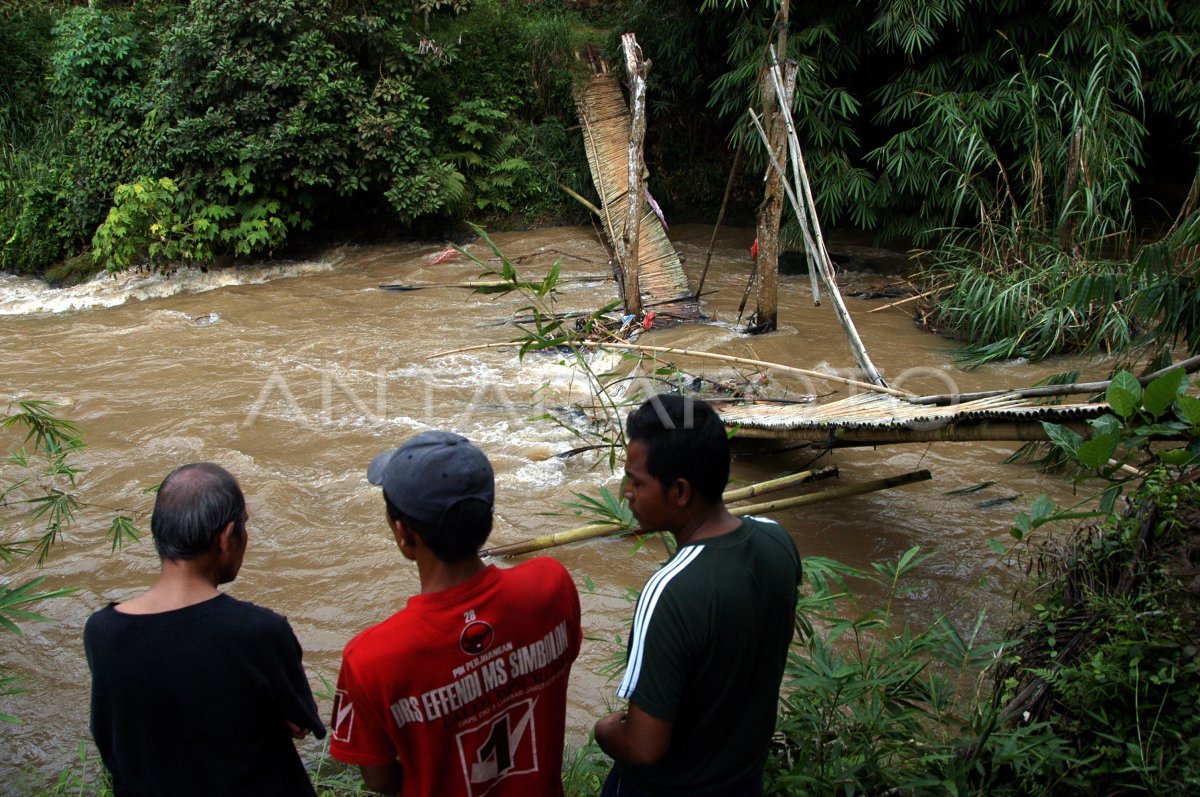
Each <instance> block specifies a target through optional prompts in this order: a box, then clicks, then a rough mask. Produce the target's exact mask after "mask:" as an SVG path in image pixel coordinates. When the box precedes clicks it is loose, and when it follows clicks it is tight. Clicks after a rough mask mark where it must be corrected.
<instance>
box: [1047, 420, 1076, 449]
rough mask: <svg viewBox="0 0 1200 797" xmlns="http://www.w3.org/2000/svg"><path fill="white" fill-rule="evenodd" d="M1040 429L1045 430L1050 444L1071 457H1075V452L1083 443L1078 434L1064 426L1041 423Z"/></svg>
mask: <svg viewBox="0 0 1200 797" xmlns="http://www.w3.org/2000/svg"><path fill="white" fill-rule="evenodd" d="M1042 428H1043V429H1045V430H1046V435H1047V436H1048V437H1049V438H1050V442H1052V443H1054V445H1056V446H1058V447H1059V448H1061V449H1062V450H1063V451H1066V452H1067V453H1068V454H1070V455H1071V456H1075V452H1076V451H1077V450H1078V449H1079V446H1080V444H1082V443H1083V437H1082V436H1080V434H1079V433H1078V432H1076V431H1073V430H1071V429H1068V428H1067V427H1065V426H1059V425H1058V424H1056V423H1049V422H1047V421H1042Z"/></svg>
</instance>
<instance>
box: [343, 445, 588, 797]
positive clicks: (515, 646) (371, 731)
mask: <svg viewBox="0 0 1200 797" xmlns="http://www.w3.org/2000/svg"><path fill="white" fill-rule="evenodd" d="M367 478H368V480H369V481H370V482H371V483H372V484H377V485H380V486H382V487H383V497H384V502H385V504H386V507H387V520H388V527H389V528H390V529H391V531H392V534H393V535H394V536H395V538H396V544H397V545H398V546H399V547H400V552H401V553H402V554H403V555H404V556H405V557H406V558H407V559H411V560H413V561H415V562H416V563H417V572H418V573H419V575H420V578H421V593H420V594H419V595H414V596H413V597H412V598H410V599H409V601H408V604H407V605H406V606H405V608H404V609H402V610H401V611H399V612H397V613H396V614H394V615H392V616H391V617H390V618H388V619H387V620H385V621H383V622H382V623H380V624H379V625H376V626H374V627H372V628H368V629H367V630H366V631H363V632H362V633H361V634H359V635H358V636H356V637H355V638H354V639H352V640H351V641H350V643H349V644H348V645H346V649H345V651H344V653H343V654H342V669H341V673H340V674H339V675H338V688H337V697H336V700H335V701H334V706H333V723H332V724H333V728H334V730H333V741H332V743H331V745H330V752H331V753H332V754H333V757H334V758H336V759H338V760H339V761H344V762H346V763H348V764H356V765H358V767H359V769H360V770H361V771H362V775H363V780H364V781H365V782H366V784H367V787H368V788H370V789H372V790H374V791H377V792H382V793H385V794H403V795H405V796H406V797H407V796H408V795H413V797H431V796H432V795H437V797H484V795H487V796H488V797H510V796H511V797H526V795H539V797H540V796H541V795H548V796H549V797H557V796H559V795H562V756H563V737H564V734H565V726H566V693H567V677H568V675H569V673H570V670H571V663H572V662H573V661H574V660H575V657H576V656H577V655H578V654H579V644H580V639H581V636H582V634H581V630H580V623H579V594H578V592H577V591H576V589H575V584H574V582H573V581H572V580H571V577H570V575H569V574H568V573H567V571H566V569H565V568H564V567H563V566H562V565H561V564H559V563H558V562H557V561H555V560H553V559H549V558H538V559H533V560H531V561H529V562H526V563H525V564H522V565H519V566H517V567H513V568H510V569H500V568H497V567H495V566H494V565H485V564H484V563H483V561H482V560H481V559H480V558H479V549H480V548H481V547H482V546H483V543H484V541H485V540H486V539H487V537H488V534H490V533H491V529H492V507H493V504H494V502H495V477H494V474H493V472H492V466H491V464H490V463H489V462H488V460H487V457H486V456H484V454H483V452H482V451H480V450H479V449H478V448H476V447H475V446H473V445H472V444H471V443H470V442H469V441H467V440H466V439H465V438H463V437H460V436H458V435H456V434H451V433H449V432H440V431H434V432H423V433H422V434H419V435H417V436H416V437H413V438H412V439H410V440H409V441H408V442H406V443H405V444H404V445H402V446H401V447H400V448H397V449H393V450H390V451H385V452H384V453H382V454H380V455H379V456H378V457H376V458H375V460H374V461H373V462H372V463H371V466H370V468H368V470H367Z"/></svg>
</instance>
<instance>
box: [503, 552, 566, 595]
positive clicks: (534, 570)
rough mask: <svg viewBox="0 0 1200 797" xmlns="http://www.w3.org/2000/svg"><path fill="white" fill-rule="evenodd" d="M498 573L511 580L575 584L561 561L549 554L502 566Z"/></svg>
mask: <svg viewBox="0 0 1200 797" xmlns="http://www.w3.org/2000/svg"><path fill="white" fill-rule="evenodd" d="M500 573H501V578H503V579H507V580H512V581H529V582H533V583H545V582H546V581H552V582H553V583H556V584H558V585H562V586H565V585H567V584H570V585H571V587H572V588H574V586H575V582H574V580H573V579H572V578H571V574H570V573H569V572H567V568H565V567H563V565H562V563H561V562H559V561H558V560H557V559H554V558H552V557H549V556H539V557H537V558H535V559H530V560H529V561H528V562H522V563H521V564H519V565H516V566H514V567H509V568H503V569H501V570H500Z"/></svg>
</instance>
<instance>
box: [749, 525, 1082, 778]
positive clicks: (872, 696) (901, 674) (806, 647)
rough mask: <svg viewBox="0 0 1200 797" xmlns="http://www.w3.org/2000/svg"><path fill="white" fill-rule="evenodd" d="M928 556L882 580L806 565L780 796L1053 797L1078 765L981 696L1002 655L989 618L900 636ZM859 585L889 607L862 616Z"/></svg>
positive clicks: (889, 567) (780, 753) (913, 552)
mask: <svg viewBox="0 0 1200 797" xmlns="http://www.w3.org/2000/svg"><path fill="white" fill-rule="evenodd" d="M928 558H929V557H928V555H922V554H921V553H920V551H919V550H918V549H916V548H913V549H910V550H908V551H906V552H905V553H904V554H903V555H902V556H901V557H900V559H899V560H897V561H896V562H894V563H876V564H875V565H873V570H874V572H873V573H869V572H863V571H860V570H857V569H855V568H851V567H848V566H846V565H843V564H841V563H839V562H836V561H834V560H830V559H825V558H821V557H807V558H805V560H804V562H805V572H806V575H807V579H808V584H809V589H808V590H807V591H806V592H805V593H804V594H803V595H802V598H801V602H800V604H799V606H798V607H797V623H798V626H799V627H800V629H801V635H800V640H799V641H798V642H797V643H795V645H794V650H793V653H792V654H791V655H790V656H789V659H788V663H787V669H786V672H785V675H784V693H783V696H782V699H781V702H780V716H779V723H778V729H779V733H778V734H777V737H778V738H779V739H780V741H779V742H778V744H777V746H776V747H775V748H774V749H773V750H772V752H771V758H770V760H769V762H768V765H767V773H768V777H767V782H768V784H769V790H770V792H771V793H785V794H789V795H828V794H845V795H860V794H861V795H867V794H886V793H895V794H913V795H944V794H991V795H1027V794H1046V793H1049V791H1048V789H1049V788H1052V786H1053V784H1055V783H1056V782H1057V781H1058V780H1059V779H1060V778H1061V777H1062V775H1063V773H1064V772H1066V771H1067V770H1069V768H1070V767H1071V766H1072V765H1073V764H1074V759H1073V758H1072V756H1071V754H1070V751H1069V750H1067V749H1066V748H1065V745H1064V744H1063V743H1062V742H1061V740H1059V739H1058V738H1057V737H1056V736H1055V733H1054V730H1053V728H1052V727H1051V726H1050V725H1049V724H1048V723H1030V724H1019V725H1007V724H1005V723H1004V721H1003V719H1002V710H1001V708H1000V706H999V705H998V704H996V703H994V702H993V701H992V700H991V695H989V694H988V693H987V692H986V691H981V690H980V686H981V683H982V681H983V677H984V675H985V673H986V672H987V671H988V670H989V668H990V667H992V666H994V665H995V663H996V662H997V661H998V660H1000V659H999V657H1000V656H1001V654H1002V651H1003V648H1004V646H1003V645H1002V644H1000V643H997V642H993V641H989V640H987V639H985V635H984V633H983V628H984V622H985V615H983V614H980V615H979V616H978V617H977V618H976V619H975V620H974V622H973V623H971V624H970V625H969V626H967V627H966V628H962V629H960V628H959V627H958V626H957V625H956V624H955V623H953V622H951V621H950V620H949V619H948V618H947V617H946V616H939V617H938V618H936V619H935V620H934V621H933V622H932V623H931V624H930V625H929V627H927V628H925V629H924V630H921V631H914V630H913V629H911V628H908V627H896V619H895V617H894V614H893V606H894V601H895V600H896V599H897V598H899V597H901V596H903V595H904V594H906V593H908V592H911V591H913V590H914V589H916V588H915V587H913V586H912V585H910V584H909V581H910V580H911V578H912V577H913V574H914V571H916V570H917V569H918V568H919V567H920V566H921V564H922V563H923V562H924V561H926V560H927V559H928ZM855 582H860V583H866V584H870V585H873V587H874V589H876V590H881V591H882V595H883V599H882V600H881V601H880V603H881V604H882V608H879V609H873V610H868V611H865V612H861V613H857V612H856V610H855V609H854V606H855V603H854V601H853V597H852V590H851V588H850V586H849V585H850V584H851V583H855Z"/></svg>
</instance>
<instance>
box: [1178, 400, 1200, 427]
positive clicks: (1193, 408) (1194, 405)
mask: <svg viewBox="0 0 1200 797" xmlns="http://www.w3.org/2000/svg"><path fill="white" fill-rule="evenodd" d="M1175 414H1177V415H1178V416H1179V417H1180V418H1181V419H1183V420H1184V421H1186V422H1187V423H1188V424H1190V425H1191V426H1192V428H1195V427H1197V426H1200V399H1198V398H1196V397H1195V396H1178V397H1176V399H1175Z"/></svg>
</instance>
